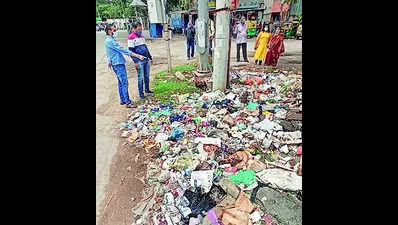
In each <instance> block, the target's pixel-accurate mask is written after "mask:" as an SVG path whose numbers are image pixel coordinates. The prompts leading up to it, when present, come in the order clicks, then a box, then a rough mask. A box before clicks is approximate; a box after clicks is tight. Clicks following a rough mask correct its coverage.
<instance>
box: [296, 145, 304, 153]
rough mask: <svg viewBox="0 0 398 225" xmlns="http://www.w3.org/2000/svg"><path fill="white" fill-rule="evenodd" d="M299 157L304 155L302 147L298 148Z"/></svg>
mask: <svg viewBox="0 0 398 225" xmlns="http://www.w3.org/2000/svg"><path fill="white" fill-rule="evenodd" d="M296 154H297V155H302V154H303V147H302V146H301V145H300V147H298V148H297V153H296Z"/></svg>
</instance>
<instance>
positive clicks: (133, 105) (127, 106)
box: [126, 103, 137, 108]
mask: <svg viewBox="0 0 398 225" xmlns="http://www.w3.org/2000/svg"><path fill="white" fill-rule="evenodd" d="M126 108H137V105H135V104H132V103H130V104H127V105H126Z"/></svg>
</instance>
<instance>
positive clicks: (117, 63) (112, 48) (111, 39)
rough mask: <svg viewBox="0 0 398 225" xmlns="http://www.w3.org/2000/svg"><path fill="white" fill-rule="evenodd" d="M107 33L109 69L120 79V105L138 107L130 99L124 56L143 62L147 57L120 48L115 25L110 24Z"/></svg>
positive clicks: (106, 45)
mask: <svg viewBox="0 0 398 225" xmlns="http://www.w3.org/2000/svg"><path fill="white" fill-rule="evenodd" d="M105 33H106V39H105V49H106V55H107V57H108V67H109V69H110V68H111V67H112V68H113V71H114V72H115V73H116V76H117V79H118V86H119V96H120V104H121V105H126V107H127V108H133V107H137V106H136V105H133V104H131V100H130V97H129V92H128V80H127V72H126V66H125V63H126V60H125V59H124V57H123V54H125V55H128V56H131V57H137V58H139V59H141V60H143V59H145V58H146V57H144V56H142V55H138V54H135V53H133V52H131V51H129V50H127V49H125V48H123V47H122V46H120V45H119V44H118V43H117V42H116V40H115V36H116V27H115V26H114V25H113V24H108V25H107V26H106V27H105Z"/></svg>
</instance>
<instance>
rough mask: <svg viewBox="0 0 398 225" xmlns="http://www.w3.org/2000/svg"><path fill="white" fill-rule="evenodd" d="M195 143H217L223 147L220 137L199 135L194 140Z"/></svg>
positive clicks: (216, 144)
mask: <svg viewBox="0 0 398 225" xmlns="http://www.w3.org/2000/svg"><path fill="white" fill-rule="evenodd" d="M194 142H195V143H202V144H206V145H215V146H217V147H221V139H220V138H202V137H197V138H195V140H194Z"/></svg>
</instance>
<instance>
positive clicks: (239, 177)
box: [229, 170, 256, 186]
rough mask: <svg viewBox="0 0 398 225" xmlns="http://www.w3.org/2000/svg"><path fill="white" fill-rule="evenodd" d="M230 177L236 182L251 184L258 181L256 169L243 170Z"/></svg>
mask: <svg viewBox="0 0 398 225" xmlns="http://www.w3.org/2000/svg"><path fill="white" fill-rule="evenodd" d="M229 179H230V180H231V181H233V182H234V183H235V184H238V185H239V184H244V185H246V186H249V185H251V184H252V183H254V182H256V174H255V172H254V170H241V171H239V172H238V173H237V174H234V175H231V176H229Z"/></svg>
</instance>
